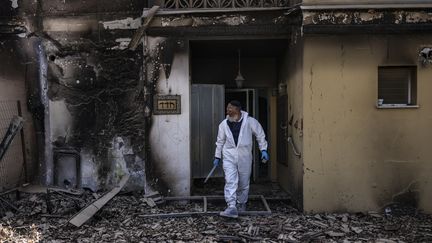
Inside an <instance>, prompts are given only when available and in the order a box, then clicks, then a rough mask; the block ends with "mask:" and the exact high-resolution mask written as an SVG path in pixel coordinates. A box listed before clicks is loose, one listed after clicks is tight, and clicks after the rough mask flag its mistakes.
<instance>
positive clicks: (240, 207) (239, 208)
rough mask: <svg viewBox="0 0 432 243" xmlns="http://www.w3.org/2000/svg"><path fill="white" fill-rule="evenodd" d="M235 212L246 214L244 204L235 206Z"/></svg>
mask: <svg viewBox="0 0 432 243" xmlns="http://www.w3.org/2000/svg"><path fill="white" fill-rule="evenodd" d="M237 211H238V212H239V213H243V212H246V203H238V204H237Z"/></svg>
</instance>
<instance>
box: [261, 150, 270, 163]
mask: <svg viewBox="0 0 432 243" xmlns="http://www.w3.org/2000/svg"><path fill="white" fill-rule="evenodd" d="M269 159H270V156H269V154H268V153H267V151H265V150H263V151H261V160H263V161H268V160H269Z"/></svg>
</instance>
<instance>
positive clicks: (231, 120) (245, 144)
mask: <svg viewBox="0 0 432 243" xmlns="http://www.w3.org/2000/svg"><path fill="white" fill-rule="evenodd" d="M226 112H227V116H226V119H224V120H223V121H222V122H221V123H220V124H219V131H218V136H217V141H216V152H215V159H214V161H213V164H214V165H215V166H217V165H218V164H219V163H220V161H221V158H222V160H223V170H224V173H225V190H224V194H225V201H226V203H227V205H228V207H227V208H226V209H225V211H223V212H221V213H220V215H221V216H224V217H230V218H237V217H238V213H239V212H243V211H245V210H246V203H247V200H248V194H249V179H250V175H251V170H252V148H253V141H252V135H255V137H256V139H257V141H258V145H259V149H260V151H261V159H262V160H263V161H267V160H268V159H269V155H268V153H267V141H266V139H265V133H264V130H263V128H262V126H261V124H260V123H259V122H258V121H257V120H256V119H255V118H253V117H250V116H249V115H248V113H247V112H245V111H242V110H241V104H240V102H238V101H235V100H234V101H231V102H229V103H228V106H227V111H226Z"/></svg>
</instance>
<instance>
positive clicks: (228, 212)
mask: <svg viewBox="0 0 432 243" xmlns="http://www.w3.org/2000/svg"><path fill="white" fill-rule="evenodd" d="M219 215H220V216H222V217H227V218H237V217H238V211H237V208H236V207H234V206H230V207H227V208H226V209H225V211H223V212H220V214H219Z"/></svg>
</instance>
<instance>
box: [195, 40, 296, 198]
mask: <svg viewBox="0 0 432 243" xmlns="http://www.w3.org/2000/svg"><path fill="white" fill-rule="evenodd" d="M287 44H288V41H287V40H286V39H248V40H200V41H191V42H190V50H191V55H190V57H191V60H190V63H191V67H190V72H191V73H190V75H191V79H192V85H193V86H194V85H198V86H200V85H223V86H224V87H225V93H224V96H225V97H224V101H225V102H224V106H223V107H218V108H217V110H219V109H223V111H224V112H225V107H226V105H227V103H228V102H229V101H231V100H239V101H240V102H241V103H242V105H243V106H244V110H245V111H247V112H248V113H249V114H250V115H251V116H252V117H254V118H255V119H257V120H258V121H259V122H260V123H261V125H262V126H263V129H264V131H265V133H266V136H267V140H268V142H269V146H270V147H271V146H272V144H271V137H270V129H271V126H270V115H271V111H270V104H271V102H270V98H271V97H272V93H273V92H272V91H273V90H274V89H275V88H276V87H277V84H278V74H279V69H278V68H279V66H280V62H281V59H282V58H285V56H284V53H285V52H286V47H287ZM239 51H240V53H241V55H240V60H241V61H240V60H239V55H238V54H239ZM239 69H240V70H241V74H242V75H243V77H244V79H245V80H244V82H243V85H242V87H238V86H237V83H236V82H235V79H236V77H237V75H238V72H239ZM194 105H195V106H196V104H192V105H191V107H192V106H194ZM205 109H210V108H205ZM212 109H214V108H212ZM275 111H276V109H274V110H273V112H275ZM192 114H194V113H192ZM191 119H192V120H194V119H195V118H194V117H191ZM197 119H198V118H197ZM221 119H223V118H221ZM218 121H219V122H220V121H221V120H218ZM212 127H213V129H214V126H212ZM192 129H193V127H192ZM209 129H210V126H209ZM194 141H196V139H194ZM214 142H215V141H212V142H211V143H210V142H209V143H208V144H209V146H211V147H212V149H210V150H213V151H214V147H215V145H214ZM254 142H255V141H254ZM195 144H198V143H195ZM201 144H202V143H201ZM274 146H276V145H274ZM198 148H199V146H191V150H192V153H193V154H194V153H196V150H197V149H198ZM193 150H195V151H193ZM253 153H254V164H253V169H252V175H251V179H252V180H251V182H253V183H258V184H262V185H264V184H265V183H266V182H269V181H270V176H271V166H273V165H274V166H276V161H275V162H274V163H273V162H272V164H268V163H267V164H263V163H261V161H260V156H261V153H260V151H259V148H258V146H257V143H256V142H255V148H254V151H253ZM270 156H271V158H272V157H273V156H274V157H273V158H274V160H275V159H276V157H277V156H276V154H275V155H272V154H271V155H270ZM192 157H193V156H192ZM195 157H197V156H195ZM203 163H204V161H203ZM205 163H211V161H205ZM201 168H204V166H202V167H201ZM221 176H222V175H219V177H215V178H213V179H211V180H210V183H212V182H218V183H222V184H223V177H221ZM196 179H197V180H203V178H202V177H199V178H198V177H197V178H196ZM195 181H196V180H194V185H200V186H202V183H195ZM194 187H195V186H194ZM193 190H194V189H193Z"/></svg>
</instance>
